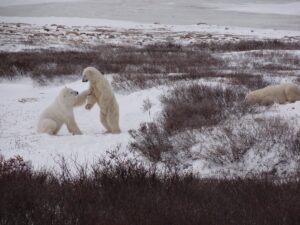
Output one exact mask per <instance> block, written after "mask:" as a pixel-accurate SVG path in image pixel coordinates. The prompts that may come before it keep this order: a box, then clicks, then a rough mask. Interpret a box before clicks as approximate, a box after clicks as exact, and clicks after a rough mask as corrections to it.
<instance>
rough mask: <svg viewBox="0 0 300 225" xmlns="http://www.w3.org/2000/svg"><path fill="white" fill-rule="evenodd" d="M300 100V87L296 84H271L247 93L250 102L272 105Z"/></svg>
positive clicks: (247, 100)
mask: <svg viewBox="0 0 300 225" xmlns="http://www.w3.org/2000/svg"><path fill="white" fill-rule="evenodd" d="M298 100H300V89H299V87H298V86H297V85H295V84H290V83H285V84H279V85H270V86H267V87H265V88H262V89H259V90H256V91H252V92H250V93H249V94H247V96H246V98H245V101H246V102H247V103H249V104H259V105H271V104H273V103H279V104H284V103H286V102H295V101H298Z"/></svg>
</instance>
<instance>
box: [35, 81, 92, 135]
mask: <svg viewBox="0 0 300 225" xmlns="http://www.w3.org/2000/svg"><path fill="white" fill-rule="evenodd" d="M88 94H89V90H86V91H84V92H82V93H80V94H78V91H75V90H72V89H70V88H66V87H65V88H63V89H62V90H61V91H60V93H59V95H58V96H57V97H56V99H55V101H54V102H53V103H52V104H51V105H50V106H48V107H47V108H46V109H45V110H44V111H43V112H42V114H41V116H40V119H39V122H38V127H37V131H38V132H39V133H47V134H51V135H55V134H57V132H58V131H59V130H60V128H61V126H62V125H63V124H66V125H67V128H68V130H69V132H70V133H72V134H73V135H75V134H82V133H81V131H80V129H79V128H78V126H77V124H76V121H75V118H74V113H73V108H74V107H75V106H80V105H83V104H84V103H85V101H86V98H87V96H88Z"/></svg>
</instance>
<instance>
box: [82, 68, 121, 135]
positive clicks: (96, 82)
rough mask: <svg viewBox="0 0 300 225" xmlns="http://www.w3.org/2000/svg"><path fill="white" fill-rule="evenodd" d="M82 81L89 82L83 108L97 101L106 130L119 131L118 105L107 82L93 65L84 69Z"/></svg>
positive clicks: (89, 106)
mask: <svg viewBox="0 0 300 225" xmlns="http://www.w3.org/2000/svg"><path fill="white" fill-rule="evenodd" d="M82 81H83V82H87V81H89V83H90V89H89V90H90V95H88V97H87V104H86V106H85V108H86V109H91V108H92V107H93V106H94V105H95V103H97V104H98V106H99V107H100V121H101V123H102V125H103V126H104V127H105V129H106V130H107V132H108V133H120V132H121V130H120V127H119V105H118V103H117V100H116V98H115V95H114V93H113V90H112V88H111V86H110V84H109V82H108V81H107V80H106V79H105V77H104V76H103V74H102V73H101V72H99V71H98V70H97V69H96V68H94V67H87V68H85V69H84V71H83V77H82Z"/></svg>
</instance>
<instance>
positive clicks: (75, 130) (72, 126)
mask: <svg viewBox="0 0 300 225" xmlns="http://www.w3.org/2000/svg"><path fill="white" fill-rule="evenodd" d="M66 125H67V128H68V131H69V132H70V133H71V134H73V135H78V134H82V132H81V131H80V129H79V127H78V126H77V123H76V121H75V119H74V118H71V119H69V120H68V122H67V123H66Z"/></svg>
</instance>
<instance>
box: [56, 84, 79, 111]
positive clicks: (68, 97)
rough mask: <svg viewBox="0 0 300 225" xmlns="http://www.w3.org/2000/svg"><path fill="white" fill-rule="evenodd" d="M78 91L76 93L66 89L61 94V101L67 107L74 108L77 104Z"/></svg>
mask: <svg viewBox="0 0 300 225" xmlns="http://www.w3.org/2000/svg"><path fill="white" fill-rule="evenodd" d="M77 95H78V91H75V90H73V89H71V88H67V87H64V88H63V89H62V90H61V91H60V94H59V97H58V98H59V100H60V101H62V102H63V103H64V104H65V105H69V106H74V105H75V103H76V99H77Z"/></svg>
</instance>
